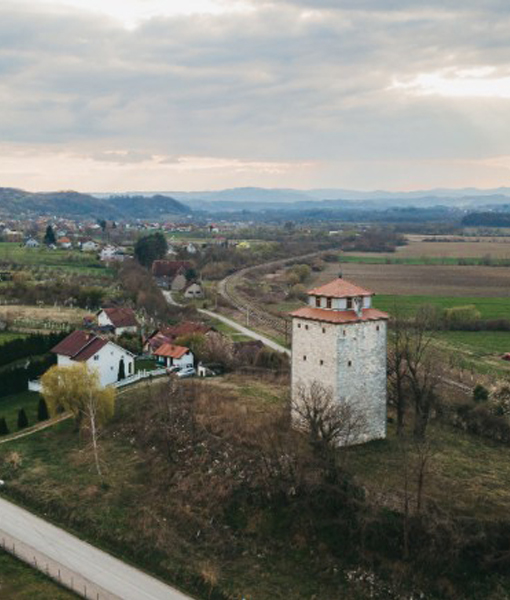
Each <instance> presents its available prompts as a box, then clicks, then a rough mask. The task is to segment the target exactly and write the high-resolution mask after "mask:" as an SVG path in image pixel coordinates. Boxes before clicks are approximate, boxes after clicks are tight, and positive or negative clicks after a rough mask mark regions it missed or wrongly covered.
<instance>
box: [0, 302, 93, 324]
mask: <svg viewBox="0 0 510 600" xmlns="http://www.w3.org/2000/svg"><path fill="white" fill-rule="evenodd" d="M88 314H90V312H87V311H86V310H83V309H82V308H65V307H62V306H23V305H18V304H3V305H1V306H0V319H1V318H2V317H9V318H12V319H24V320H25V319H26V320H29V321H32V320H33V321H54V322H56V323H70V324H72V325H81V324H82V322H83V317H84V316H85V315H88Z"/></svg>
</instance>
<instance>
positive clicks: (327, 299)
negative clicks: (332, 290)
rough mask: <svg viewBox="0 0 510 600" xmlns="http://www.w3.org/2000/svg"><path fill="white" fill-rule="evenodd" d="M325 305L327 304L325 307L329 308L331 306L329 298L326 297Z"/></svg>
mask: <svg viewBox="0 0 510 600" xmlns="http://www.w3.org/2000/svg"><path fill="white" fill-rule="evenodd" d="M326 306H327V308H331V306H332V300H331V298H326Z"/></svg>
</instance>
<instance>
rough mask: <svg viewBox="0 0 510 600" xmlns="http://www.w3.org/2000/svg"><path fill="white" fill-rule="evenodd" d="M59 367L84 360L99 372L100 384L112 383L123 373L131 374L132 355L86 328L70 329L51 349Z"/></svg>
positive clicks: (132, 368)
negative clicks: (87, 330)
mask: <svg viewBox="0 0 510 600" xmlns="http://www.w3.org/2000/svg"><path fill="white" fill-rule="evenodd" d="M51 351H52V352H53V354H56V355H57V364H58V366H59V367H66V366H70V365H74V364H76V363H85V364H86V365H87V367H88V368H89V369H91V370H96V371H97V372H98V373H99V381H100V383H101V385H102V386H103V387H105V386H107V385H110V384H112V383H115V382H116V381H118V380H119V378H120V376H121V375H122V373H124V377H129V376H130V375H133V374H134V372H135V371H134V370H135V355H134V354H132V353H131V352H129V351H128V350H125V349H124V348H121V347H120V346H118V345H117V344H114V343H113V342H111V341H109V340H106V339H105V338H103V337H100V336H98V335H95V334H94V333H89V332H86V331H73V333H71V334H70V335H68V336H67V337H66V338H64V339H63V340H62V341H61V342H59V343H58V344H57V345H56V346H55V347H54V348H52V350H51Z"/></svg>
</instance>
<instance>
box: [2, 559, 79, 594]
mask: <svg viewBox="0 0 510 600" xmlns="http://www.w3.org/2000/svg"><path fill="white" fill-rule="evenodd" d="M0 598H2V599H3V600H72V599H73V598H78V596H76V595H75V594H72V593H71V592H70V591H67V590H65V589H64V588H62V587H60V586H59V585H57V584H56V583H54V582H53V581H51V580H50V579H48V578H47V577H45V576H44V575H43V574H42V573H40V572H39V571H37V570H35V569H32V568H31V567H29V566H28V565H26V564H25V563H23V562H21V561H19V560H17V559H16V558H14V557H12V556H11V555H10V554H7V553H6V552H3V551H0Z"/></svg>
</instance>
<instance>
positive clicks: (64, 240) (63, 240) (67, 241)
mask: <svg viewBox="0 0 510 600" xmlns="http://www.w3.org/2000/svg"><path fill="white" fill-rule="evenodd" d="M58 243H59V244H70V243H71V240H70V239H69V238H68V237H61V238H59V239H58Z"/></svg>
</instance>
